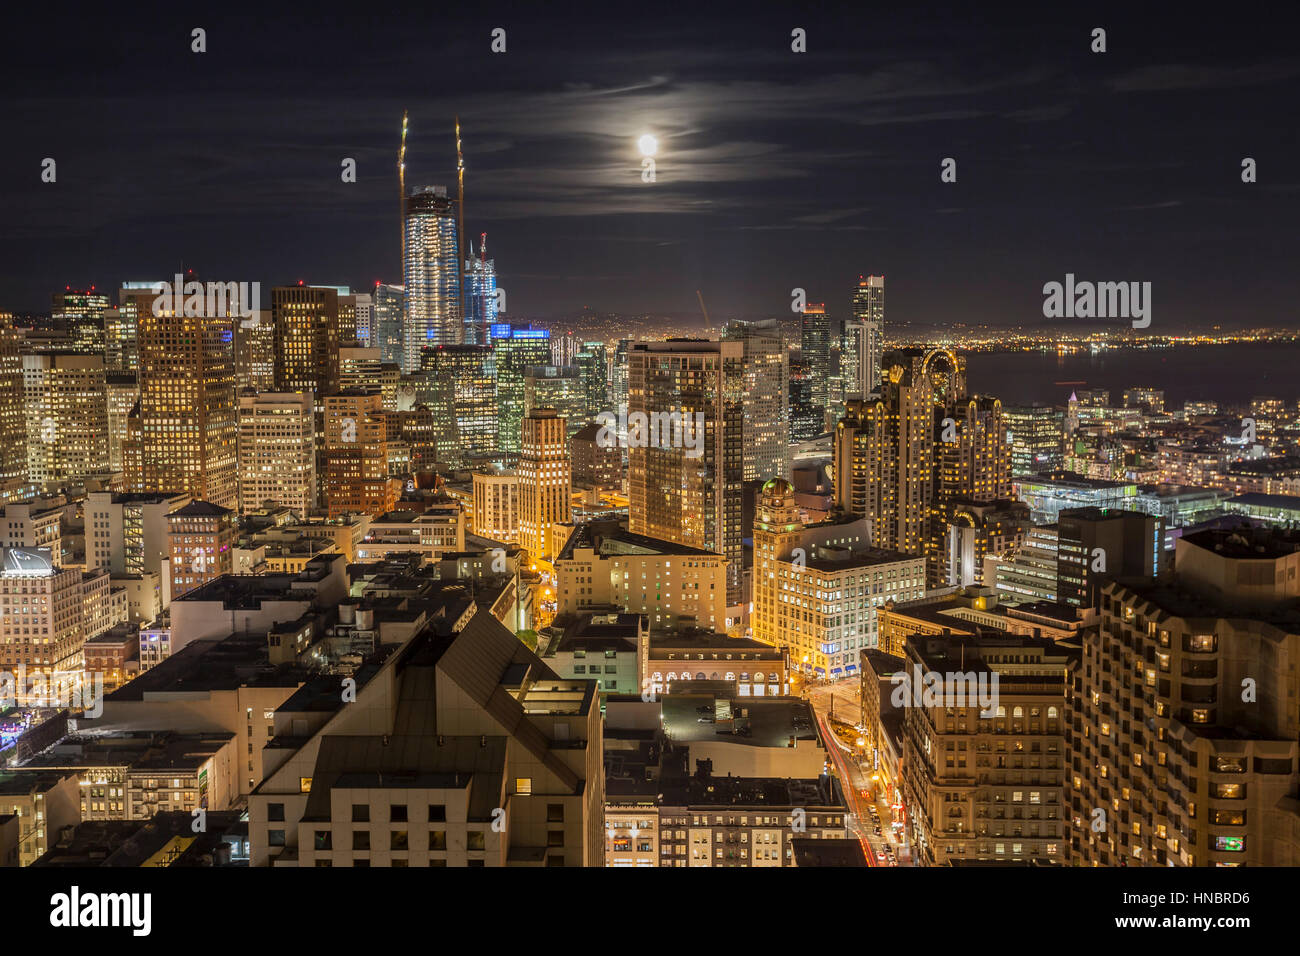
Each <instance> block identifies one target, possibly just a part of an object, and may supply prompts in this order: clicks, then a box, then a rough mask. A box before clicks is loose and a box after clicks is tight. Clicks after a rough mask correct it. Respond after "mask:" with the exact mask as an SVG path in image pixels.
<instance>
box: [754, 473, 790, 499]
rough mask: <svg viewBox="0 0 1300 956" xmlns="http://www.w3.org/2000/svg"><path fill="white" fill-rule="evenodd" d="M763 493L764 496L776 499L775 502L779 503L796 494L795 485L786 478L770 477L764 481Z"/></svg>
mask: <svg viewBox="0 0 1300 956" xmlns="http://www.w3.org/2000/svg"><path fill="white" fill-rule="evenodd" d="M761 493H762V496H763V497H764V498H771V499H774V501H773V503H774V504H777V503H780V502H781V501H783V500H784V499H786V498H791V497H793V496H794V485H792V484H790V482H788V481H786V480H785V479H784V478H769V479H768V480H767V481H766V482H764V483H763V490H762V492H761Z"/></svg>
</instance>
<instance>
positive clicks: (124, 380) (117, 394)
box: [104, 372, 140, 472]
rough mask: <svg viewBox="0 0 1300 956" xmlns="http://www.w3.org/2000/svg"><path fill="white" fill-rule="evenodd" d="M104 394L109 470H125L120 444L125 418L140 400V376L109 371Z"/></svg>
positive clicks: (125, 422) (124, 429) (122, 438)
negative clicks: (106, 411)
mask: <svg viewBox="0 0 1300 956" xmlns="http://www.w3.org/2000/svg"><path fill="white" fill-rule="evenodd" d="M104 387H105V395H106V404H107V406H108V468H109V470H110V471H115V472H123V471H125V470H126V459H125V457H124V456H123V454H122V445H123V443H124V442H125V441H126V435H127V420H128V419H129V418H130V417H131V411H132V409H134V408H135V406H136V404H137V403H138V402H139V401H140V378H139V374H138V373H136V372H109V373H108V374H107V375H106V376H105V382H104Z"/></svg>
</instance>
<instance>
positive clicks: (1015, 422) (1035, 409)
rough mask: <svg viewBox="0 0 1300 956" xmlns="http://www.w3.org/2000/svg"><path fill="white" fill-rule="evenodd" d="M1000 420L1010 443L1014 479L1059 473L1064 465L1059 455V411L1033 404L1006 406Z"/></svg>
mask: <svg viewBox="0 0 1300 956" xmlns="http://www.w3.org/2000/svg"><path fill="white" fill-rule="evenodd" d="M1003 418H1004V420H1005V421H1006V426H1007V435H1008V440H1009V441H1010V443H1011V474H1012V476H1013V477H1014V476H1016V475H1041V474H1044V473H1045V472H1049V471H1058V470H1060V468H1061V467H1062V465H1063V464H1064V459H1063V457H1062V455H1061V437H1062V436H1061V431H1062V425H1063V421H1062V419H1063V415H1062V412H1061V409H1059V408H1055V407H1053V406H1051V405H1044V404H1042V403H1038V402H1035V403H1034V404H1033V405H1008V406H1007V407H1006V408H1005V409H1003Z"/></svg>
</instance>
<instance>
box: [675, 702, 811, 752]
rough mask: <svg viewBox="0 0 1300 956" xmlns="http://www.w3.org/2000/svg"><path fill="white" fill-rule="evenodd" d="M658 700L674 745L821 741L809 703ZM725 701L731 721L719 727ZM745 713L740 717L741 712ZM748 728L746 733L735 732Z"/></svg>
mask: <svg viewBox="0 0 1300 956" xmlns="http://www.w3.org/2000/svg"><path fill="white" fill-rule="evenodd" d="M660 700H661V708H662V710H661V713H662V716H663V729H664V733H665V734H667V736H668V738H669V739H670V740H671V741H672V742H673V743H674V744H690V743H692V742H701V741H718V740H720V741H725V742H728V743H738V744H745V745H747V746H751V747H788V746H789V745H790V738H791V737H793V738H795V739H796V740H820V735H819V734H818V733H817V721H816V718H815V717H814V716H813V713H812V708H811V707H810V706H809V704H808V702H807V701H805V700H803V699H801V698H799V697H719V696H717V695H714V694H691V693H672V694H665V695H664V696H663V697H662V698H660ZM719 701H725V702H726V703H727V704H728V705H729V706H730V708H731V714H732V719H731V720H730V721H724V722H722V723H718V722H716V721H717V716H718V714H719V713H720V712H721V708H719V707H717V706H716V704H717V702H719ZM742 710H743V711H745V716H744V717H741V716H740V712H741V711H742ZM739 727H747V728H748V730H749V733H748V734H746V735H742V734H739V733H735V732H734V731H735V730H736V729H738V728H739Z"/></svg>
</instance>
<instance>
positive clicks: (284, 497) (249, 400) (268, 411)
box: [239, 392, 316, 518]
mask: <svg viewBox="0 0 1300 956" xmlns="http://www.w3.org/2000/svg"><path fill="white" fill-rule="evenodd" d="M315 422H316V414H315V410H314V409H313V408H312V399H311V396H310V395H306V394H304V393H302V392H241V393H240V395H239V509H240V511H241V512H243V513H245V514H247V513H248V512H251V511H257V510H258V509H260V508H261V507H262V506H263V505H265V504H266V503H267V502H273V503H274V504H275V505H276V506H279V507H284V508H291V509H293V510H294V511H296V512H297V513H298V514H299V515H300V516H302V517H304V518H305V517H306V516H307V513H308V512H309V511H310V510H311V509H312V508H314V507H315V506H316V437H315V435H316V431H315Z"/></svg>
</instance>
